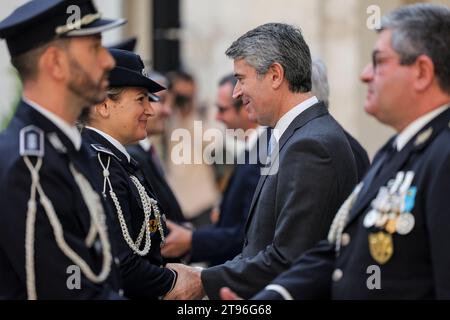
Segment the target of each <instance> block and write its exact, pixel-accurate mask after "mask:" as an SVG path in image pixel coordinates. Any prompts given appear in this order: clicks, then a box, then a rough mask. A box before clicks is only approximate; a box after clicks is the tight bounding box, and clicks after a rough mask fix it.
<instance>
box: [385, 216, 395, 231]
mask: <svg viewBox="0 0 450 320" xmlns="http://www.w3.org/2000/svg"><path fill="white" fill-rule="evenodd" d="M385 229H386V231H387V232H389V233H390V234H394V233H395V231H397V219H389V220H388V222H387V223H386V227H385Z"/></svg>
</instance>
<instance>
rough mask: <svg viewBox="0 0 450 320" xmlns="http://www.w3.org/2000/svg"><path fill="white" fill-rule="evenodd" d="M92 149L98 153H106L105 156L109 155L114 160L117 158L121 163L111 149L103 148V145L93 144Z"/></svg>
mask: <svg viewBox="0 0 450 320" xmlns="http://www.w3.org/2000/svg"><path fill="white" fill-rule="evenodd" d="M91 148H92V149H94V150H95V151H97V152H100V153H105V154H108V155H110V156H113V157H114V158H116V159H118V160H119V161H121V160H120V159H119V158H118V157H117V156H116V155H115V154H114V153H113V152H112V151H111V150H110V149H108V148H106V147H104V146H102V145H101V144H91Z"/></svg>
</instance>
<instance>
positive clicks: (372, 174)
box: [359, 139, 397, 197]
mask: <svg viewBox="0 0 450 320" xmlns="http://www.w3.org/2000/svg"><path fill="white" fill-rule="evenodd" d="M393 141H395V139H392V140H391V141H390V143H389V144H388V146H387V147H386V149H385V150H384V152H383V154H381V156H380V157H379V158H378V160H377V161H376V162H375V163H374V164H373V165H372V167H371V168H370V169H369V172H367V174H366V176H365V177H364V180H363V182H364V185H363V188H362V190H361V192H360V193H359V197H362V196H363V195H364V194H365V193H366V192H367V190H368V189H369V187H370V185H371V184H372V182H373V181H374V180H375V178H376V177H377V176H378V175H379V174H380V172H381V171H382V170H383V167H385V165H386V164H387V163H389V161H390V160H391V159H392V158H393V157H394V156H395V154H397V148H396V146H395V143H394V142H393Z"/></svg>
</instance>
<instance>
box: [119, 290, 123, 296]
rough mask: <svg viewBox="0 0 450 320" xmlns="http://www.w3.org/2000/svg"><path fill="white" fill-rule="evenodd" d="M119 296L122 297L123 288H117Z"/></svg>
mask: <svg viewBox="0 0 450 320" xmlns="http://www.w3.org/2000/svg"><path fill="white" fill-rule="evenodd" d="M119 296H121V297H123V290H122V289H120V290H119Z"/></svg>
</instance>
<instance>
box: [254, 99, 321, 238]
mask: <svg viewBox="0 0 450 320" xmlns="http://www.w3.org/2000/svg"><path fill="white" fill-rule="evenodd" d="M326 114H328V110H327V108H326V106H325V105H324V104H323V103H321V102H320V103H317V104H315V105H313V106H311V107H310V108H308V109H306V110H305V111H303V112H302V113H301V114H299V115H298V116H297V117H296V118H295V119H294V121H292V123H291V124H290V125H289V127H288V128H287V129H286V131H285V132H284V133H283V135H282V136H281V138H280V141H279V143H278V152H275V153H274V156H273V159H272V161H271V164H270V169H269V170H268V171H269V172H273V170H274V167H273V165H274V164H275V163H279V158H280V154H281V152H282V150H283V148H284V146H285V145H286V143H287V142H288V141H289V139H290V138H291V137H292V135H293V134H294V132H295V131H297V130H298V129H300V128H301V127H303V126H304V125H305V124H307V123H308V122H309V121H311V120H313V119H315V118H318V117H321V116H323V115H326ZM268 176H269V175H267V174H265V175H261V178H259V181H258V185H257V186H256V190H255V193H254V195H253V199H252V204H251V205H250V211H249V215H248V218H247V222H246V225H245V229H246V230H247V228H248V226H249V225H250V221H251V218H252V216H253V211H254V210H253V209H254V208H255V205H256V202H257V201H258V199H259V195H260V194H261V190H262V188H263V186H264V184H265V182H266V180H267V177H268Z"/></svg>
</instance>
